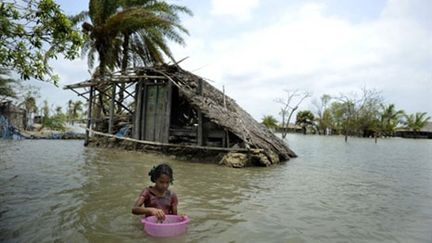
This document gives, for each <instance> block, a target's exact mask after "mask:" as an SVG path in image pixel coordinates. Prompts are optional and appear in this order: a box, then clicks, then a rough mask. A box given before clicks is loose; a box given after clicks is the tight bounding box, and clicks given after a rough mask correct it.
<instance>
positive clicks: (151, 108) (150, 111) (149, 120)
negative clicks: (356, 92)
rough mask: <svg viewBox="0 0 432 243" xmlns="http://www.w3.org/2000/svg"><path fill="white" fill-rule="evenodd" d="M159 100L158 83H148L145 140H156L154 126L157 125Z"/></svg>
mask: <svg viewBox="0 0 432 243" xmlns="http://www.w3.org/2000/svg"><path fill="white" fill-rule="evenodd" d="M156 102H157V87H156V85H153V84H151V85H147V98H146V104H147V105H146V112H145V114H146V119H145V121H146V122H145V124H146V128H145V129H146V130H145V138H144V139H145V140H148V141H154V139H155V137H154V126H155V124H154V123H155V115H156V114H155V109H156Z"/></svg>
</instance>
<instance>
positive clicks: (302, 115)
mask: <svg viewBox="0 0 432 243" xmlns="http://www.w3.org/2000/svg"><path fill="white" fill-rule="evenodd" d="M314 120H315V117H314V115H313V114H312V112H311V111H299V112H298V113H297V118H296V125H300V126H301V127H302V130H303V134H306V127H307V126H313V124H314Z"/></svg>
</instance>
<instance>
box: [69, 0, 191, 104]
mask: <svg viewBox="0 0 432 243" xmlns="http://www.w3.org/2000/svg"><path fill="white" fill-rule="evenodd" d="M109 3H110V4H106V1H90V11H89V12H87V13H81V14H80V15H78V16H77V19H79V18H82V17H85V16H86V14H87V15H88V16H89V17H90V20H91V22H92V23H88V22H85V23H84V24H83V29H84V32H85V33H87V34H86V42H85V44H84V47H83V49H82V50H83V54H85V53H86V54H87V60H88V65H89V67H90V68H93V65H94V60H95V54H96V53H97V54H99V67H100V69H99V70H100V71H101V74H103V73H104V72H105V68H107V69H113V68H115V67H121V70H122V71H123V72H125V71H126V69H127V68H128V66H129V60H131V59H133V60H134V63H135V64H138V65H144V66H148V65H151V64H154V63H163V62H164V58H163V56H164V55H165V56H167V57H169V58H170V59H172V60H174V58H173V56H172V53H171V50H170V48H169V47H168V44H167V41H173V42H176V43H178V44H182V45H184V44H185V42H184V39H183V37H182V35H181V34H188V31H187V30H186V29H185V28H184V27H183V26H182V25H181V24H180V17H179V14H180V13H186V14H189V15H192V12H191V11H190V10H189V9H188V8H186V7H184V6H179V5H175V4H168V3H166V2H163V1H154V0H125V1H111V2H109ZM101 4H102V5H101ZM119 9H120V10H119ZM109 13H111V14H109ZM134 16H135V17H134ZM129 17H131V18H129ZM138 17H139V18H140V19H139V18H138ZM104 19H105V20H104ZM125 19H128V21H129V22H128V23H125V22H124V21H125ZM118 22H122V23H123V24H121V25H115V24H113V23H118ZM107 33H112V36H111V38H110V39H107V38H106V36H107ZM100 54H102V56H101V55H100ZM123 92H124V84H123V85H122V86H121V90H120V92H119V95H120V97H119V101H120V102H122V100H123ZM118 111H121V106H120V104H119V107H118Z"/></svg>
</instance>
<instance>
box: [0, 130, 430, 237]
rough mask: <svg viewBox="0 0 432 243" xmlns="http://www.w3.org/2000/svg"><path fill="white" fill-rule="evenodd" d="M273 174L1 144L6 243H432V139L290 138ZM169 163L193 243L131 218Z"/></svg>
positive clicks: (76, 145)
mask: <svg viewBox="0 0 432 243" xmlns="http://www.w3.org/2000/svg"><path fill="white" fill-rule="evenodd" d="M288 140H289V143H290V146H291V147H292V148H293V149H294V151H296V153H297V154H298V155H299V156H300V157H299V158H297V159H294V160H291V161H289V162H288V163H285V164H283V165H280V166H275V167H271V168H247V169H230V168H225V167H220V166H217V165H213V164H199V163H189V162H183V161H176V160H173V159H171V158H169V157H163V156H156V155H148V154H144V153H138V152H125V151H119V150H113V149H95V148H84V147H83V146H82V141H58V140H51V141H49V140H40V141H0V185H1V187H0V241H2V242H3V241H6V242H52V241H60V242H432V233H431V232H432V226H431V225H432V140H404V139H387V140H379V141H378V144H375V143H374V142H373V140H369V139H350V140H349V141H348V143H347V144H346V143H344V141H343V138H342V137H319V136H302V135H289V137H288ZM163 161H167V162H169V163H170V164H171V165H172V166H173V168H174V176H175V181H174V185H172V187H171V189H172V190H174V191H176V193H177V194H178V196H179V200H180V205H179V212H180V213H185V214H187V215H189V216H190V218H191V219H192V221H191V223H190V224H189V227H188V232H187V233H186V234H185V235H182V236H179V237H175V238H167V239H157V238H152V237H149V236H147V235H146V234H145V233H144V232H143V230H142V225H141V224H140V223H139V217H138V216H134V215H132V214H131V213H130V211H131V206H132V204H133V202H134V200H135V198H136V197H137V195H138V194H139V192H140V191H141V190H142V188H144V187H145V186H147V185H150V180H149V178H148V176H147V172H148V170H149V169H150V168H151V167H152V166H153V165H155V164H157V163H159V162H163Z"/></svg>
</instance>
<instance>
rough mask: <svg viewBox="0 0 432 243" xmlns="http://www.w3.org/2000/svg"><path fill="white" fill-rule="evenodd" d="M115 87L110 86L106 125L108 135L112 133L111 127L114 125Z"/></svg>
mask: <svg viewBox="0 0 432 243" xmlns="http://www.w3.org/2000/svg"><path fill="white" fill-rule="evenodd" d="M116 86H117V85H115V84H114V85H112V93H111V104H110V110H109V123H108V133H109V134H112V133H113V125H114V104H115V95H116Z"/></svg>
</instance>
